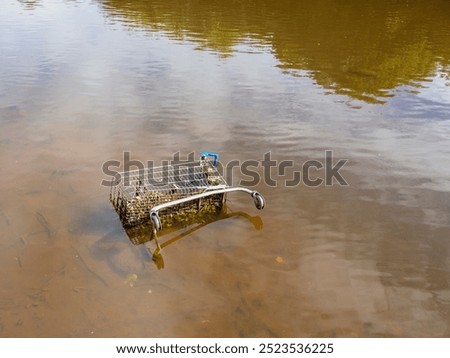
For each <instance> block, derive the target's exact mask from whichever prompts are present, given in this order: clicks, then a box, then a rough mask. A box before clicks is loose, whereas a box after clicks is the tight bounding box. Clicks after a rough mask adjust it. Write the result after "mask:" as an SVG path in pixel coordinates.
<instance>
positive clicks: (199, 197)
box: [110, 152, 265, 248]
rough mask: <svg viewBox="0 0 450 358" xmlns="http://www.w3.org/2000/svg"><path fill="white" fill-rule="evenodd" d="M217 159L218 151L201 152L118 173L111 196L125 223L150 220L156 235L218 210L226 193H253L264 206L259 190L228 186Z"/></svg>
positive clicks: (255, 201)
mask: <svg viewBox="0 0 450 358" xmlns="http://www.w3.org/2000/svg"><path fill="white" fill-rule="evenodd" d="M218 160H219V156H218V154H216V153H210V152H202V153H201V154H200V159H199V160H196V161H191V162H172V163H171V164H170V165H169V164H167V165H163V166H159V167H148V168H147V169H145V170H143V169H137V170H133V171H127V172H123V173H119V174H117V175H116V177H115V178H114V180H113V181H112V186H111V193H110V199H111V202H112V204H113V206H114V208H115V210H116V211H117V213H118V214H119V217H120V220H121V221H122V224H123V226H124V227H125V228H133V227H136V226H139V225H148V223H149V221H150V223H151V225H152V230H153V233H154V234H155V235H154V236H155V238H156V232H158V231H160V230H161V229H162V228H163V227H171V226H174V225H177V224H180V223H181V224H183V223H185V222H189V221H190V220H191V218H192V217H193V216H198V215H210V214H214V213H219V212H220V211H221V210H222V207H223V205H224V201H225V196H226V194H228V193H231V192H244V193H247V194H249V195H251V197H252V198H253V200H254V203H255V206H256V208H257V209H263V208H264V206H265V200H264V198H263V196H262V195H261V194H259V193H258V192H257V191H254V190H250V189H247V188H242V187H230V186H228V185H227V183H226V181H225V179H224V178H223V176H222V175H221V174H220V172H219V171H218V168H217V165H218ZM157 245H158V248H160V247H159V244H158V243H157Z"/></svg>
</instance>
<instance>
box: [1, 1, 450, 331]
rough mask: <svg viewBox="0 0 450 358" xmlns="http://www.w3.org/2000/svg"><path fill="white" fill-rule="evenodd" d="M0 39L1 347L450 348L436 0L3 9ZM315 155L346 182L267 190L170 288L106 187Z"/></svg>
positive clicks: (445, 44) (190, 252) (179, 251)
mask: <svg viewBox="0 0 450 358" xmlns="http://www.w3.org/2000/svg"><path fill="white" fill-rule="evenodd" d="M0 33H1V34H2V35H1V37H0V61H1V67H0V125H1V131H0V160H1V162H0V163H1V164H2V169H3V171H2V175H1V177H0V195H1V200H0V234H1V235H0V248H1V250H0V267H1V273H2V275H1V277H2V278H1V280H0V282H1V283H2V285H1V287H0V335H1V336H3V337H24V336H26V337H60V336H62V337H67V336H70V337H72V336H73V337H87V336H94V337H111V336H125V337H144V336H155V337H173V336H176V337H180V336H183V337H292V336H326V337H335V336H337V337H349V336H350V337H352V336H364V337H378V336H397V337H421V336H427V337H448V336H449V333H450V327H449V322H450V317H449V316H450V306H449V305H450V259H449V254H450V245H449V243H448V239H449V237H450V215H449V212H450V180H449V178H450V161H449V158H450V150H449V148H450V147H449V146H448V143H449V134H448V133H449V130H450V121H449V120H450V91H449V86H450V78H449V73H450V71H449V69H450V4H449V3H448V1H445V0H432V1H422V0H409V1H407V0H399V1H395V2H392V1H389V2H388V1H365V2H364V3H361V2H358V1H346V2H345V3H343V2H342V1H337V0H324V1H320V2H311V1H287V0H282V1H277V2H270V1H263V0H257V1H228V2H219V1H179V0H168V1H138V0H136V1H132V2H130V1H120V0H94V1H87V0H79V1H64V2H61V1H53V0H42V1H31V0H29V1H25V0H23V1H12V0H8V1H6V2H4V3H3V4H2V5H1V11H0ZM328 149H330V150H333V154H334V157H335V158H336V160H338V159H339V158H344V159H348V160H349V162H348V164H347V165H346V166H345V167H344V169H343V171H342V174H343V175H344V177H345V178H346V180H347V181H348V183H349V185H348V186H344V187H343V186H339V185H333V186H319V187H316V188H311V187H307V186H306V185H304V184H300V185H298V186H297V187H294V188H288V187H285V186H284V180H285V179H286V178H285V177H282V176H280V175H276V173H272V174H273V177H274V178H275V179H277V183H278V185H277V186H276V187H271V186H268V185H266V184H264V183H260V184H259V185H258V186H257V187H256V189H257V190H259V191H260V192H261V193H262V194H264V196H265V198H266V200H267V207H266V208H265V209H264V210H263V211H261V212H258V211H257V210H256V209H255V208H254V206H253V203H252V200H251V199H250V198H249V197H246V196H240V195H230V196H229V197H228V199H229V200H228V203H227V207H228V213H231V212H243V213H245V214H246V215H244V216H242V215H241V216H239V215H235V216H231V217H229V218H226V219H223V220H217V221H214V222H212V223H210V224H209V225H205V226H203V227H200V228H199V229H198V230H191V231H188V230H189V229H192V228H187V229H186V230H184V231H183V230H182V231H181V234H183V233H184V234H186V235H185V236H184V237H183V238H182V239H180V240H177V241H176V242H173V243H172V244H170V245H168V246H167V247H165V248H164V251H163V257H164V269H162V270H159V269H158V267H157V266H156V265H155V263H154V262H153V261H152V260H151V256H150V254H149V252H148V251H147V249H146V248H145V246H144V245H139V246H135V245H133V244H132V243H131V242H130V241H129V240H128V238H127V235H126V233H125V231H124V230H123V228H122V226H121V224H120V221H119V220H118V219H117V215H116V213H115V212H114V210H113V208H112V206H111V205H110V203H109V201H108V200H109V189H108V188H106V187H102V186H100V182H101V180H102V179H105V178H107V177H105V175H104V174H103V173H102V171H101V168H102V164H103V163H104V162H105V161H107V160H110V159H116V160H121V158H122V157H123V152H124V151H129V152H130V153H131V156H132V159H135V160H142V161H147V160H156V161H160V160H164V159H170V158H171V156H172V154H173V153H175V152H177V151H180V152H181V153H184V154H188V153H190V152H191V151H196V153H199V152H200V151H202V150H209V151H216V152H218V153H220V154H221V160H222V161H223V162H224V163H226V162H229V161H231V160H235V159H239V160H247V159H255V160H262V158H263V154H264V153H266V152H269V151H270V152H271V153H272V156H273V158H275V159H277V160H293V161H295V163H296V170H298V169H299V168H300V166H301V164H302V163H304V162H305V161H307V160H311V159H317V160H322V161H323V160H324V153H325V150H328ZM317 174H318V176H321V175H322V177H323V172H321V171H318V172H317ZM241 178H246V177H245V176H244V175H243V174H239V173H238V172H235V175H234V178H233V179H234V182H235V183H238V181H239V179H241ZM257 215H259V218H258V217H257ZM249 219H251V220H249ZM135 275H136V276H135ZM136 278H137V279H136Z"/></svg>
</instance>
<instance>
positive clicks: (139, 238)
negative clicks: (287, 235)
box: [125, 204, 263, 269]
mask: <svg viewBox="0 0 450 358" xmlns="http://www.w3.org/2000/svg"><path fill="white" fill-rule="evenodd" d="M235 217H239V218H242V219H244V220H246V221H248V222H249V223H250V224H252V225H253V227H254V228H255V230H261V229H262V228H263V221H262V219H261V217H260V216H259V215H255V216H252V215H250V214H248V213H246V212H244V211H232V210H231V209H230V207H229V206H228V205H226V204H224V205H223V207H222V209H221V210H220V211H218V212H217V213H209V214H207V215H202V214H201V213H199V214H198V215H195V216H191V217H190V218H189V219H187V220H185V221H184V222H183V223H182V222H178V223H177V224H175V225H173V226H171V227H169V228H163V229H162V230H161V231H159V232H155V231H154V230H153V225H152V223H151V222H150V221H149V222H148V223H147V224H142V225H139V226H136V227H132V228H125V232H126V233H127V236H128V238H129V239H130V241H131V242H132V243H133V244H134V245H145V247H146V248H147V249H148V251H149V253H150V256H151V257H152V259H153V262H154V263H155V264H156V266H157V267H158V268H159V269H162V268H164V259H163V256H162V253H161V252H162V250H163V249H164V248H166V247H167V246H169V245H172V244H174V243H175V242H177V241H179V240H181V239H183V238H185V237H188V236H189V235H191V234H193V233H194V232H196V231H198V230H200V229H202V228H204V227H206V226H207V225H209V224H213V223H215V222H218V221H221V220H226V219H230V218H235Z"/></svg>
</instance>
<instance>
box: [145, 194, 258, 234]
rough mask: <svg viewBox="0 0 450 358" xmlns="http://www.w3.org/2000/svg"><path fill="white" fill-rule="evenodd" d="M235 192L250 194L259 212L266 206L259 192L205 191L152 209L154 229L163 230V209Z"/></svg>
mask: <svg viewBox="0 0 450 358" xmlns="http://www.w3.org/2000/svg"><path fill="white" fill-rule="evenodd" d="M234 191H243V192H244V193H247V194H250V195H251V196H252V198H253V200H254V202H255V206H256V208H257V209H258V210H261V209H263V208H264V206H265V200H264V198H263V196H262V195H261V194H260V193H258V192H257V191H252V190H250V189H247V188H224V189H216V190H209V191H205V192H203V193H200V194H195V195H191V196H188V197H186V198H181V199H177V200H173V201H169V202H167V203H162V204H159V205H156V206H154V207H153V208H151V209H150V219H151V221H152V223H153V227H154V228H155V229H156V231H160V230H161V229H162V225H161V220H160V218H159V215H158V211H159V210H161V209H165V208H168V207H171V206H175V205H179V204H183V203H187V202H188V201H192V200H197V199H201V198H206V197H207V196H211V195H216V194H225V193H231V192H234Z"/></svg>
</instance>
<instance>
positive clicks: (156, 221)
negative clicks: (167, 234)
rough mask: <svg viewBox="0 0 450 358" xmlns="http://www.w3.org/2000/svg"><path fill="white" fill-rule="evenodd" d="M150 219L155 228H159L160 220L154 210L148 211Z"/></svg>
mask: <svg viewBox="0 0 450 358" xmlns="http://www.w3.org/2000/svg"><path fill="white" fill-rule="evenodd" d="M150 219H151V220H152V224H153V227H154V228H155V230H156V231H159V230H161V220H160V219H159V216H158V213H157V212H156V211H152V212H151V213H150Z"/></svg>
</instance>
